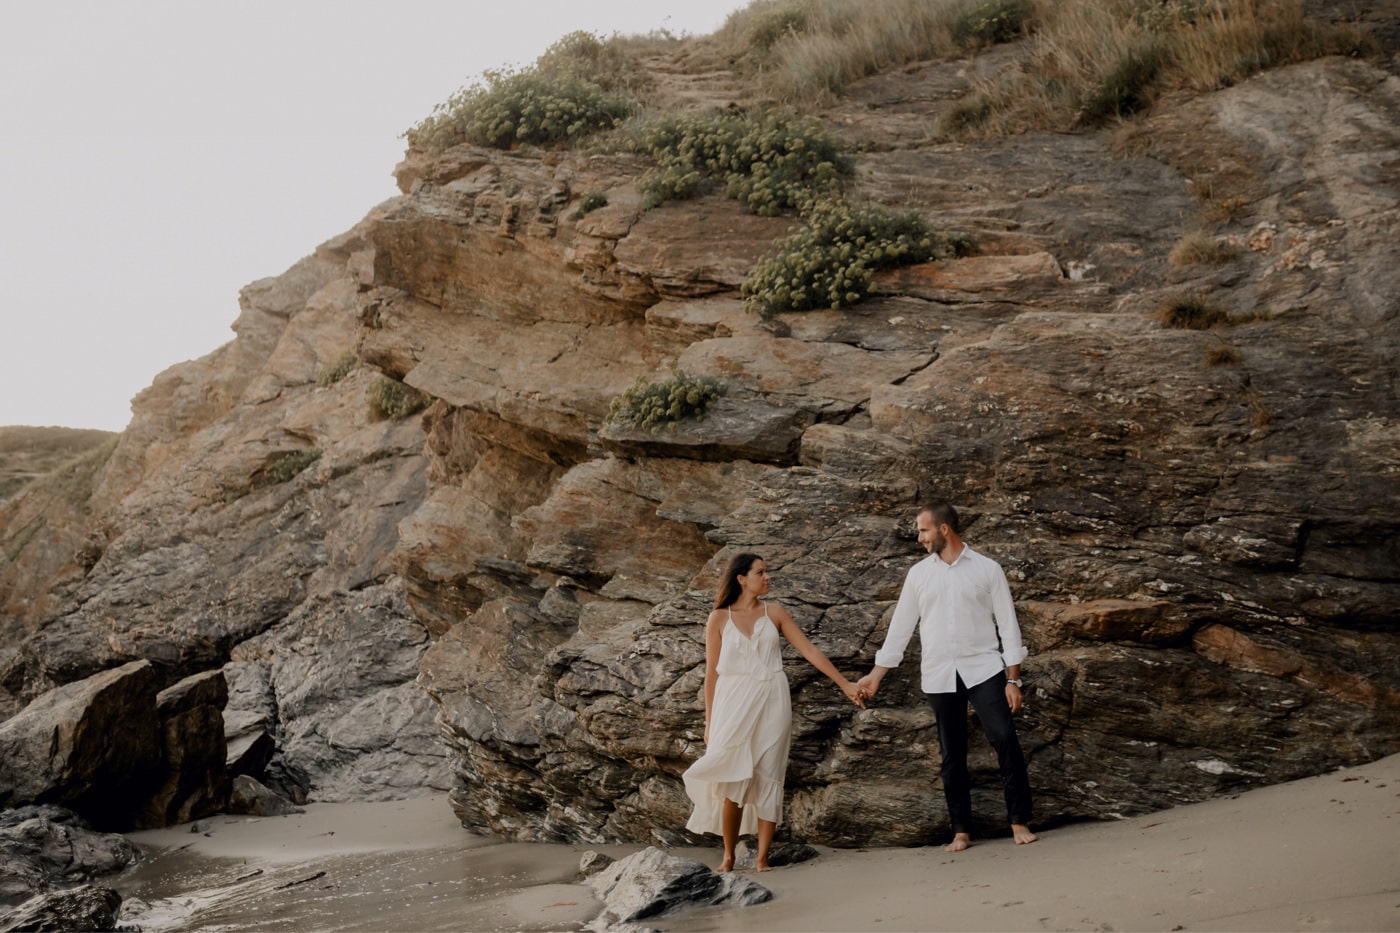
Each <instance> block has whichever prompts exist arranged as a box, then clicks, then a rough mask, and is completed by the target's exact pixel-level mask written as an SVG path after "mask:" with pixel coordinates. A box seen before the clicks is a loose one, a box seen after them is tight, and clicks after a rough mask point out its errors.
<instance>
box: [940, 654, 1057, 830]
mask: <svg viewBox="0 0 1400 933" xmlns="http://www.w3.org/2000/svg"><path fill="white" fill-rule="evenodd" d="M924 696H925V697H926V698H927V699H928V705H929V706H930V707H932V708H933V712H934V715H935V716H937V717H938V751H939V753H940V754H941V755H942V756H943V767H942V768H941V769H940V772H939V773H940V774H941V776H942V778H943V796H944V798H945V799H946V800H947V801H948V819H949V820H950V821H951V822H952V824H953V832H955V833H966V832H971V831H972V786H971V782H970V781H969V780H968V775H967V704H968V703H971V704H972V709H973V710H974V711H975V712H976V713H977V719H978V720H979V721H980V722H981V723H982V731H983V732H985V733H986V734H987V741H988V742H990V743H991V746H992V748H994V749H996V753H997V765H998V766H999V767H1000V768H1001V786H1002V790H1003V792H1004V793H1005V794H1006V817H1007V822H1009V823H1022V824H1024V823H1029V822H1030V821H1031V783H1030V780H1029V779H1028V778H1027V777H1026V759H1025V756H1023V755H1022V754H1021V743H1020V742H1019V741H1018V740H1017V739H1016V727H1015V726H1013V725H1012V724H1011V705H1010V704H1009V703H1007V702H1006V675H1005V674H1004V673H1002V674H997V675H996V676H995V677H989V678H987V679H986V680H984V681H982V682H981V683H980V684H977V685H976V686H975V687H968V686H966V685H965V684H964V683H963V680H962V677H958V679H957V689H956V690H955V691H954V692H952V693H925V694H924Z"/></svg>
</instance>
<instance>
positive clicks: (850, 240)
mask: <svg viewBox="0 0 1400 933" xmlns="http://www.w3.org/2000/svg"><path fill="white" fill-rule="evenodd" d="M971 251H972V241H971V240H969V239H967V238H965V237H961V236H952V235H947V234H941V233H937V232H935V231H933V230H932V229H930V228H929V226H928V224H927V223H925V221H924V219H923V218H922V217H921V216H919V214H918V212H916V211H905V212H900V213H895V212H893V211H890V210H888V209H886V208H884V207H880V206H879V205H873V204H872V205H854V204H851V203H849V202H846V201H830V200H823V201H819V202H818V203H817V204H816V205H815V206H814V208H813V209H812V210H811V211H810V212H809V214H808V215H807V226H806V227H804V228H802V229H801V230H799V231H797V232H796V233H794V234H792V235H791V236H789V237H788V238H787V239H785V240H783V241H782V242H781V243H779V244H778V249H777V251H776V252H774V253H771V254H769V255H768V256H765V257H764V258H762V259H760V260H759V261H758V263H757V264H756V265H755V266H754V268H753V271H752V272H750V273H749V277H748V280H747V281H745V282H744V294H745V295H746V296H747V297H746V298H745V302H744V305H745V307H746V308H748V309H749V310H751V311H756V312H758V313H759V314H762V315H765V316H766V315H769V314H774V313H777V312H780V311H807V310H810V309H813V308H844V307H849V306H850V305H853V304H856V303H858V302H860V301H863V300H865V298H866V297H867V296H868V295H869V294H870V288H871V283H872V281H873V279H874V275H875V272H877V271H878V270H880V269H889V268H894V267H896V266H906V265H911V264H913V263H919V262H928V261H929V260H931V259H937V258H941V257H948V256H960V255H965V254H966V253H969V252H971Z"/></svg>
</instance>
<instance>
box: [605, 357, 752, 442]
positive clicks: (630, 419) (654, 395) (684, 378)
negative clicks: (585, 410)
mask: <svg viewBox="0 0 1400 933" xmlns="http://www.w3.org/2000/svg"><path fill="white" fill-rule="evenodd" d="M723 394H724V386H723V385H721V384H720V383H719V381H718V380H716V379H714V378H712V377H710V376H692V375H690V374H689V373H687V372H686V371H685V370H683V369H679V368H677V367H675V366H672V367H671V376H670V378H668V379H659V380H657V381H655V382H647V381H646V378H645V377H641V376H639V377H638V378H637V381H636V382H634V383H633V384H632V385H631V386H630V387H629V388H628V389H627V391H625V392H623V393H622V394H621V395H619V396H618V397H617V398H615V399H613V401H612V405H610V406H609V408H608V417H607V421H608V423H609V424H623V425H630V426H631V427H634V428H643V429H645V430H648V431H651V432H653V433H655V432H656V431H658V430H660V429H661V428H662V427H663V426H665V425H669V424H674V423H676V422H678V421H684V420H686V419H688V418H693V419H700V418H704V417H705V413H706V412H708V411H709V410H710V406H712V405H713V404H714V403H715V402H716V401H717V400H718V399H719V397H720V396H721V395H723Z"/></svg>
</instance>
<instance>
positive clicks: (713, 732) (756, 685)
mask: <svg viewBox="0 0 1400 933" xmlns="http://www.w3.org/2000/svg"><path fill="white" fill-rule="evenodd" d="M767 592H768V567H767V565H765V564H764V562H763V559H762V558H761V557H759V556H758V555H757V554H738V555H736V556H735V557H734V558H733V559H732V560H731V561H730V562H729V566H728V567H726V568H725V571H724V577H723V579H721V580H720V584H719V590H718V592H717V593H716V595H715V608H714V611H713V612H711V613H710V618H709V619H708V621H706V623H705V754H704V756H703V757H701V758H700V760H699V761H697V762H695V763H694V764H693V765H691V766H690V767H689V768H688V769H687V770H686V772H685V774H684V775H682V780H684V781H685V790H686V793H687V794H689V795H690V799H691V800H692V801H693V802H694V803H695V810H694V812H693V813H691V816H690V821H689V822H687V823H686V824H685V826H686V829H689V830H690V831H691V832H696V833H718V834H719V835H721V836H723V837H724V861H722V862H720V863H719V868H718V869H716V870H717V871H730V870H731V869H732V868H733V867H734V844H735V843H736V842H737V841H738V839H739V836H740V835H743V834H745V833H751V832H754V831H755V830H757V833H758V854H757V858H756V860H755V867H756V868H757V869H758V870H759V871H768V868H769V866H768V847H769V845H770V844H771V843H772V842H773V831H774V830H775V829H777V827H778V821H779V819H780V818H781V817H782V811H783V776H784V775H785V774H786V772H787V760H788V744H789V740H790V738H791V733H792V699H791V697H790V696H789V695H788V683H787V677H786V676H785V675H784V674H783V657H782V643H781V642H780V641H779V638H778V636H779V635H780V634H781V635H782V636H783V637H784V638H786V639H787V640H788V642H789V643H790V644H791V645H792V646H793V647H794V648H796V649H797V651H798V653H799V654H801V655H802V656H803V657H804V658H806V659H807V660H808V662H810V663H811V665H812V666H813V667H815V668H816V669H817V670H819V671H821V672H822V673H823V674H825V675H826V676H828V677H830V678H831V679H832V680H833V681H835V683H836V685H837V686H838V687H840V688H841V691H842V692H843V693H845V694H846V696H847V697H848V698H850V700H851V702H853V703H855V704H857V705H858V706H862V707H863V706H864V705H865V703H864V701H863V700H862V698H861V697H860V695H859V692H858V690H857V688H856V685H855V684H853V683H851V682H850V681H849V680H847V679H846V678H845V677H842V676H841V673H840V672H839V671H837V670H836V667H835V665H833V664H832V663H831V661H830V660H828V659H827V656H826V655H824V654H822V652H821V649H819V648H818V647H817V646H816V645H814V644H812V643H811V641H809V640H808V639H807V636H806V635H803V634H802V630H801V629H799V628H798V627H797V623H796V622H794V621H792V616H790V615H789V614H788V612H787V610H786V609H784V608H783V607H782V606H779V605H777V604H776V603H767V602H764V601H763V599H762V597H763V596H764V595H765V594H767Z"/></svg>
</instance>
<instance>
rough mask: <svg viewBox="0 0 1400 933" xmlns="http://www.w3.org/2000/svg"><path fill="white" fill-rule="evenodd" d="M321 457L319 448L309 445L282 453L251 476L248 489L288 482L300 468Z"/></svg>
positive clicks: (304, 467)
mask: <svg viewBox="0 0 1400 933" xmlns="http://www.w3.org/2000/svg"><path fill="white" fill-rule="evenodd" d="M320 459H321V448H319V447H309V448H307V449H305V450H294V451H292V452H291V453H287V454H283V455H282V456H281V457H279V458H278V459H276V460H274V461H273V462H272V463H271V464H269V465H268V466H267V467H266V468H265V469H264V470H263V471H262V472H261V473H259V474H258V475H257V476H255V477H254V478H253V481H252V483H251V484H250V485H249V489H250V490H258V489H266V488H267V487H269V486H277V485H280V484H282V483H285V482H288V481H289V480H291V479H292V477H294V476H296V475H297V474H298V473H300V472H301V471H302V470H304V469H306V468H307V467H309V466H311V464H313V463H315V462H316V461H317V460H320Z"/></svg>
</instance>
